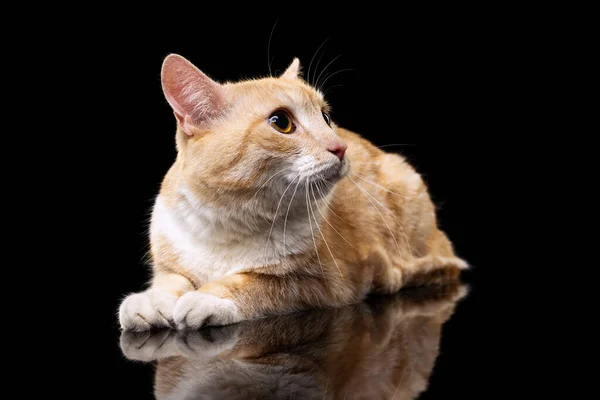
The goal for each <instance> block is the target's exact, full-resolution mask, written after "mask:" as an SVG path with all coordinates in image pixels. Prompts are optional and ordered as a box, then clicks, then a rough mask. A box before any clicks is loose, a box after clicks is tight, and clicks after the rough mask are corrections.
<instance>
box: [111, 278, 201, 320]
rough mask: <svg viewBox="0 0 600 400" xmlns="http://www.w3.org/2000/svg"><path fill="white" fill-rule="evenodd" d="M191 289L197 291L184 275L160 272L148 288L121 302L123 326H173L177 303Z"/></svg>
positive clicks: (120, 317)
mask: <svg viewBox="0 0 600 400" xmlns="http://www.w3.org/2000/svg"><path fill="white" fill-rule="evenodd" d="M190 290H194V286H193V285H192V283H191V282H190V281H189V280H188V279H187V278H185V277H184V276H182V275H179V274H175V273H159V274H156V275H155V276H154V278H153V280H152V285H151V286H150V288H149V289H148V290H146V291H144V292H141V293H134V294H131V295H129V296H127V297H126V298H125V299H124V300H123V302H122V303H121V306H120V307H119V322H120V324H121V328H122V329H124V330H136V331H143V330H148V329H152V328H164V327H173V326H174V323H173V310H174V308H175V303H176V302H177V299H178V298H179V297H180V296H181V295H182V294H183V293H185V292H188V291H190Z"/></svg>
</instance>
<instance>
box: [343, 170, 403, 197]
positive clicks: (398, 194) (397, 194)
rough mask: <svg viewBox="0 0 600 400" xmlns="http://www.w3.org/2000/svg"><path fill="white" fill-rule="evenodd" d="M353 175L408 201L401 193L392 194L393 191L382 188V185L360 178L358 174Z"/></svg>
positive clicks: (353, 173)
mask: <svg viewBox="0 0 600 400" xmlns="http://www.w3.org/2000/svg"><path fill="white" fill-rule="evenodd" d="M351 174H352V175H354V176H356V177H357V178H360V179H362V180H363V181H365V182H367V183H370V184H371V185H374V186H377V187H378V188H380V189H383V190H385V191H386V192H390V193H391V194H395V195H396V196H399V197H402V198H403V199H406V196H403V195H401V194H400V193H396V192H392V191H391V190H389V189H387V188H384V187H383V186H381V185H379V184H377V183H375V182H371V181H370V180H368V179H365V178H363V177H362V176H360V175H359V174H357V173H356V172H351Z"/></svg>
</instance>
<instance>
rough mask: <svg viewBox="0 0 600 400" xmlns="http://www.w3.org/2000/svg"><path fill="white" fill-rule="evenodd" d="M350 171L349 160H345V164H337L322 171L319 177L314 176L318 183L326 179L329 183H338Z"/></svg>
mask: <svg viewBox="0 0 600 400" xmlns="http://www.w3.org/2000/svg"><path fill="white" fill-rule="evenodd" d="M349 171H350V163H349V162H348V160H347V159H344V161H343V162H341V163H337V164H335V165H333V166H331V167H330V168H327V169H326V170H324V171H321V172H320V173H318V174H317V175H315V176H314V180H316V181H318V180H321V179H324V180H325V181H327V182H329V183H336V182H338V181H340V180H342V179H343V178H344V177H346V175H348V172H349Z"/></svg>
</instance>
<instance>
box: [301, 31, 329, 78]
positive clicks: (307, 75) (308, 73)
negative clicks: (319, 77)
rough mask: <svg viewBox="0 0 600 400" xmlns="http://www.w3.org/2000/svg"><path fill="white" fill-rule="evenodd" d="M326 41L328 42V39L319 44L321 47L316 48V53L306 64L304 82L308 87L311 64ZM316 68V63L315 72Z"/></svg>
mask: <svg viewBox="0 0 600 400" xmlns="http://www.w3.org/2000/svg"><path fill="white" fill-rule="evenodd" d="M328 40H329V38H327V39H325V40H324V41H323V43H321V45H320V46H319V47H318V48H317V51H315V54H313V56H312V58H311V59H310V63H309V64H308V71H307V72H306V82H308V84H309V85H310V67H311V66H312V63H313V61H314V60H315V57H316V56H317V54H318V53H319V50H321V47H323V46H324V45H325V43H327V41H328ZM318 66H319V64H318V63H317V65H316V66H315V70H316V69H317V67H318Z"/></svg>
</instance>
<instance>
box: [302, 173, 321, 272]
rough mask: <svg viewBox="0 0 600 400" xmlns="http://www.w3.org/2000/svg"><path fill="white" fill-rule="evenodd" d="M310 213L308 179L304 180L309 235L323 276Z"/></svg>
mask: <svg viewBox="0 0 600 400" xmlns="http://www.w3.org/2000/svg"><path fill="white" fill-rule="evenodd" d="M310 211H311V207H310V205H309V199H308V178H306V212H307V214H308V223H309V225H310V234H311V236H312V239H313V244H314V245H315V253H317V259H318V260H319V265H320V266H321V273H322V274H323V276H325V271H324V270H323V263H321V257H320V256H319V249H318V248H317V241H316V239H315V232H314V230H313V227H312V222H311V220H310ZM315 223H317V221H316V220H315Z"/></svg>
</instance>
